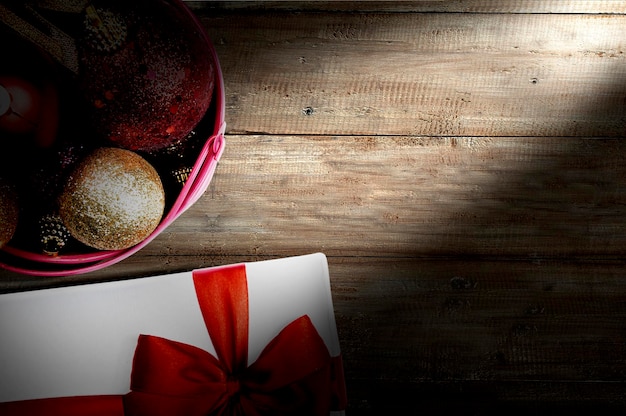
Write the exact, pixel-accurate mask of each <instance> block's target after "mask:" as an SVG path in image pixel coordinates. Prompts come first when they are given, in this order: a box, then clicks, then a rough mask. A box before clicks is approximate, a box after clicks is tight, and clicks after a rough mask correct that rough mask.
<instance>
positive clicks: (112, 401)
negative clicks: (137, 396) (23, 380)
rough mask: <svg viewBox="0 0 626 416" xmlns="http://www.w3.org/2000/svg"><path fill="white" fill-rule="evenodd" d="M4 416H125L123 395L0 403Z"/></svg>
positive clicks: (0, 410) (0, 411)
mask: <svg viewBox="0 0 626 416" xmlns="http://www.w3.org/2000/svg"><path fill="white" fill-rule="evenodd" d="M0 415H2V416H26V415H46V416H125V415H124V406H123V396H120V395H102V396H72V397H55V398H46V399H34V400H22V401H15V402H6V403H0Z"/></svg>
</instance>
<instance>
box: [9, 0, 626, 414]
mask: <svg viewBox="0 0 626 416" xmlns="http://www.w3.org/2000/svg"><path fill="white" fill-rule="evenodd" d="M188 4H189V5H190V6H191V8H192V10H193V11H194V12H195V13H196V14H198V16H200V18H201V21H202V23H203V25H204V26H205V27H206V28H207V31H208V33H209V35H210V36H211V38H212V39H213V42H214V44H215V46H216V49H217V51H218V55H219V57H220V61H221V67H222V70H223V72H224V79H225V87H226V98H227V102H226V106H227V116H226V121H227V136H226V150H225V153H224V155H223V157H222V160H221V162H220V164H219V166H218V169H217V172H216V175H215V178H214V180H213V182H212V183H211V186H210V188H209V190H208V191H207V192H206V194H205V195H204V196H203V198H202V199H201V200H200V201H199V202H198V203H197V204H196V205H194V206H193V207H192V208H191V209H190V210H189V211H187V212H186V213H185V214H184V215H183V216H182V217H181V218H179V219H178V220H177V221H176V222H175V223H174V224H173V225H172V226H171V227H169V228H168V229H167V230H166V232H164V233H163V234H162V235H160V236H159V237H158V238H157V239H156V240H155V241H153V242H152V243H151V244H150V245H148V246H147V247H146V248H145V249H143V250H142V251H141V252H139V253H137V254H136V255H134V256H133V257H131V258H129V259H127V260H125V261H123V262H121V263H119V264H117V265H114V266H112V267H109V268H107V269H106V270H103V271H100V272H95V273H90V274H87V275H83V276H79V277H71V278H69V277H68V278H49V279H43V278H37V277H27V276H20V275H17V274H14V273H9V272H6V271H3V272H0V287H1V290H2V291H4V292H11V291H17V290H32V289H37V288H43V287H53V286H61V285H67V284H82V283H89V282H96V281H105V280H115V279H124V278H133V277H139V276H145V275H149V274H162V273H167V272H172V271H180V270H189V269H192V268H197V267H207V266H212V265H219V264H227V263H233V262H238V261H248V260H262V259H267V258H276V257H283V256H290V255H298V254H305V253H310V252H315V251H321V252H324V253H325V254H326V255H327V256H328V258H329V264H330V272H331V279H332V290H333V298H334V302H335V309H336V314H337V322H338V327H339V332H340V340H341V343H342V344H341V345H342V350H343V352H344V359H345V370H346V377H347V383H348V398H349V403H350V404H349V409H348V411H349V414H353V415H369V414H372V415H373V414H393V413H400V414H423V415H438V414H547V413H551V414H554V413H559V414H560V413H565V412H567V413H568V414H590V413H593V414H624V412H625V411H626V399H625V397H626V396H625V394H626V379H625V377H626V355H625V354H626V323H625V318H626V285H625V284H624V278H625V277H626V267H625V266H626V264H625V262H624V254H625V252H626V228H625V226H626V219H625V218H626V194H625V190H626V189H625V188H626V163H624V159H625V156H626V142H624V140H623V139H624V131H625V128H626V54H625V53H624V51H625V48H626V2H624V1H541V2H540V1H531V0H518V1H499V2H492V1H484V0H482V1H481V0H468V1H413V2H362V3H352V2H316V1H313V2H307V3H299V2H189V3H188ZM592 411H593V412H592Z"/></svg>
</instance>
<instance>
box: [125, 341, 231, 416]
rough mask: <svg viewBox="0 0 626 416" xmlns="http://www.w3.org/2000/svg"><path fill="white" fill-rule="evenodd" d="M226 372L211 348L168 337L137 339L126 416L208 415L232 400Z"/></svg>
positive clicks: (126, 398)
mask: <svg viewBox="0 0 626 416" xmlns="http://www.w3.org/2000/svg"><path fill="white" fill-rule="evenodd" d="M225 381H226V375H225V373H224V371H223V369H222V368H221V367H220V363H219V361H217V359H216V358H215V357H213V356H212V355H211V354H210V353H208V352H207V351H204V350H202V349H200V348H197V347H194V346H192V345H188V344H184V343H180V342H176V341H171V340H168V339H165V338H161V337H156V336H151V335H141V336H140V337H139V340H138V342H137V348H136V350H135V358H134V360H133V369H132V373H131V385H130V388H131V391H130V392H129V393H127V394H126V395H125V397H124V409H125V411H126V414H125V416H159V415H167V416H172V415H185V416H204V415H208V414H212V412H214V411H215V410H216V409H218V408H220V407H223V406H224V405H225V404H226V403H227V400H228V396H227V391H226V383H225Z"/></svg>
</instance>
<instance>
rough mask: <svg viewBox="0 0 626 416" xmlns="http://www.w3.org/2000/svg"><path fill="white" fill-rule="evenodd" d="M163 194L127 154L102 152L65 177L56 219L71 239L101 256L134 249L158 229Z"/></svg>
mask: <svg viewBox="0 0 626 416" xmlns="http://www.w3.org/2000/svg"><path fill="white" fill-rule="evenodd" d="M164 208H165V191H164V188H163V184H162V182H161V179H160V177H159V175H158V173H157V171H156V170H155V169H154V167H153V166H152V165H151V164H150V163H149V162H147V161H146V160H145V159H144V158H142V157H141V156H139V155H138V154H137V153H135V152H132V151H130V150H125V149H120V148H112V147H103V148H98V149H96V150H95V151H94V152H92V153H91V154H90V155H88V156H87V157H86V158H85V159H84V160H83V161H81V163H79V165H78V166H77V167H76V169H75V170H74V172H73V173H72V174H71V175H70V176H69V179H68V181H67V183H66V186H65V188H64V190H63V192H62V193H61V196H60V197H59V215H60V217H61V219H62V221H63V224H65V226H66V227H67V229H68V230H69V232H70V234H71V235H72V237H74V238H75V239H76V240H78V241H80V242H82V243H83V244H86V245H88V246H90V247H93V248H96V249H99V250H121V249H126V248H129V247H132V246H134V245H136V244H138V243H140V242H141V241H143V240H144V239H145V238H146V237H148V236H149V235H150V234H151V233H152V231H154V229H155V228H156V227H157V226H158V225H159V223H160V221H161V217H162V216H163V211H164Z"/></svg>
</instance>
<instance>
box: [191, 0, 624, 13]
mask: <svg viewBox="0 0 626 416" xmlns="http://www.w3.org/2000/svg"><path fill="white" fill-rule="evenodd" d="M186 3H187V4H188V5H189V6H190V8H192V9H193V10H195V11H203V10H206V9H217V10H220V9H228V10H240V11H241V10H250V11H255V12H258V11H259V10H299V11H302V10H307V11H313V10H316V11H325V12H328V11H359V12H370V11H371V12H374V11H375V12H398V13H406V12H417V13H425V12H438V13H611V14H618V13H626V2H624V1H619V0H545V1H544V0H541V1H538V0H515V1H512V0H500V1H493V0H405V1H402V0H400V1H369V0H368V1H353V0H349V1H346V0H339V1H324V0H312V1H306V2H304V1H269V0H268V1H244V0H241V1H238V0H235V1H212V0H211V1H201V0H200V1H186Z"/></svg>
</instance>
